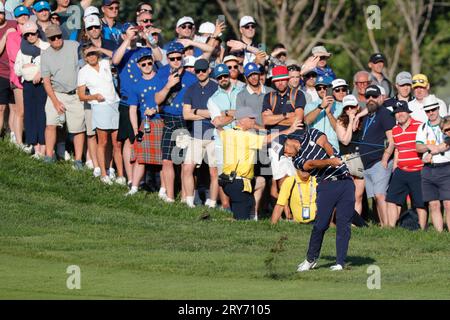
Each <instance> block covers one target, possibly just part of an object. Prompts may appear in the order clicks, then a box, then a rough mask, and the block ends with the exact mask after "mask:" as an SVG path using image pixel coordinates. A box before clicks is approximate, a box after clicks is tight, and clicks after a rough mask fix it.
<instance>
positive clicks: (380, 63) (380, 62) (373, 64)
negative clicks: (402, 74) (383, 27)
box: [368, 53, 394, 98]
mask: <svg viewBox="0 0 450 320" xmlns="http://www.w3.org/2000/svg"><path fill="white" fill-rule="evenodd" d="M385 65H386V57H385V56H384V54H382V53H374V54H373V55H371V56H370V59H369V64H368V66H369V68H370V71H371V72H370V78H369V80H370V81H371V84H375V85H379V86H382V87H383V88H384V90H385V92H386V96H387V97H388V98H390V97H392V96H393V95H394V90H393V88H392V83H391V82H390V81H389V79H388V78H386V76H385V75H384V73H383V69H384V67H385Z"/></svg>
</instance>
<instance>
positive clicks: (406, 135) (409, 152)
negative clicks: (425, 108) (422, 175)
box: [392, 118, 423, 172]
mask: <svg viewBox="0 0 450 320" xmlns="http://www.w3.org/2000/svg"><path fill="white" fill-rule="evenodd" d="M410 121H411V122H410V123H409V126H408V127H407V128H406V129H405V130H403V129H402V127H401V126H400V125H398V124H397V125H396V126H395V127H394V128H392V136H393V138H394V145H395V148H396V149H397V150H398V162H397V166H398V168H399V169H400V170H403V171H408V172H414V171H420V170H422V167H423V162H422V160H421V159H420V158H419V155H418V154H417V151H416V133H417V129H418V128H419V126H420V125H421V124H422V122H420V121H417V120H414V119H413V118H411V120H410Z"/></svg>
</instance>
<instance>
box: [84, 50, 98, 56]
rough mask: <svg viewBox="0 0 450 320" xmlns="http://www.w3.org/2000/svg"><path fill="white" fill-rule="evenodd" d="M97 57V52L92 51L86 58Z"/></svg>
mask: <svg viewBox="0 0 450 320" xmlns="http://www.w3.org/2000/svg"><path fill="white" fill-rule="evenodd" d="M96 55H97V52H96V51H92V52H88V53H87V54H86V57H92V56H96Z"/></svg>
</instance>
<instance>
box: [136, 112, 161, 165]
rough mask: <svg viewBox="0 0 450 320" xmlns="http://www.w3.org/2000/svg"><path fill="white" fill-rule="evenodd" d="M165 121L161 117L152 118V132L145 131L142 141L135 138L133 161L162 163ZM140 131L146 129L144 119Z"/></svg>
mask: <svg viewBox="0 0 450 320" xmlns="http://www.w3.org/2000/svg"><path fill="white" fill-rule="evenodd" d="M163 128H164V121H163V120H160V119H155V120H150V133H144V137H143V138H142V141H141V142H138V141H137V140H134V144H133V148H132V149H131V162H135V161H137V162H138V163H139V164H156V165H161V164H162V152H161V138H162V134H163ZM139 130H140V131H142V132H143V131H144V122H143V121H142V123H141V127H140V129H139Z"/></svg>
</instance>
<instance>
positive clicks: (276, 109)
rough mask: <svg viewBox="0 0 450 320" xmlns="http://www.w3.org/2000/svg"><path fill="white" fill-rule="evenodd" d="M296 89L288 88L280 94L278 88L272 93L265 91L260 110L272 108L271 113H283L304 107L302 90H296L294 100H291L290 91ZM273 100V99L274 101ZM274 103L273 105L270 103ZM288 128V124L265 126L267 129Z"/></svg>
mask: <svg viewBox="0 0 450 320" xmlns="http://www.w3.org/2000/svg"><path fill="white" fill-rule="evenodd" d="M292 90H296V89H291V88H288V89H287V90H286V92H285V93H284V94H283V95H282V94H281V93H280V92H279V91H278V90H277V91H275V92H273V93H270V92H269V93H267V94H266V95H265V96H264V101H263V107H262V112H264V111H266V110H272V112H273V114H283V113H285V112H286V113H288V112H295V110H296V109H299V108H302V109H305V105H306V98H305V94H304V93H303V91H301V90H298V92H297V94H296V97H295V101H291V91H292ZM270 95H272V100H271V98H270ZM274 100H275V101H274ZM271 103H272V104H274V106H272V105H271ZM287 128H289V126H281V125H275V126H267V129H269V130H274V129H277V130H280V131H281V130H285V129H287Z"/></svg>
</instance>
